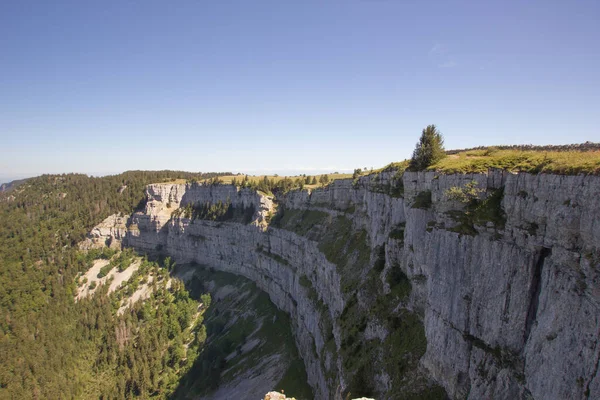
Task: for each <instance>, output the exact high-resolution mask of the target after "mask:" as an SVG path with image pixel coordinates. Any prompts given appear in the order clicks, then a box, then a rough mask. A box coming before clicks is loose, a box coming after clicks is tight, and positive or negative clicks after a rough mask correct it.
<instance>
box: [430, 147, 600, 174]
mask: <svg viewBox="0 0 600 400" xmlns="http://www.w3.org/2000/svg"><path fill="white" fill-rule="evenodd" d="M488 168H500V169H505V170H509V171H514V172H530V173H554V174H563V175H577V174H580V173H584V174H592V175H600V151H523V150H496V149H493V148H488V149H482V150H467V151H463V152H459V153H457V154H452V155H449V156H447V157H446V158H444V159H443V160H441V161H439V162H438V163H436V164H434V165H432V166H431V167H429V168H428V170H429V171H439V172H444V173H447V174H454V173H478V172H487V170H488Z"/></svg>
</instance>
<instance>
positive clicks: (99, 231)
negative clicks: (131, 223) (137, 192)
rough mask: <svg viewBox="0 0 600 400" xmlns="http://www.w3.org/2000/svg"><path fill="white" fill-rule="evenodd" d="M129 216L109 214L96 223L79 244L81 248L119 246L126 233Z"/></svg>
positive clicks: (115, 247)
mask: <svg viewBox="0 0 600 400" xmlns="http://www.w3.org/2000/svg"><path fill="white" fill-rule="evenodd" d="M128 219H129V216H122V215H111V216H109V217H108V218H106V219H105V220H104V221H102V222H101V223H100V224H98V225H96V226H95V227H94V229H92V231H91V232H90V233H89V234H88V236H87V238H86V239H85V240H84V241H83V242H81V243H80V244H79V247H80V248H81V249H86V250H87V249H97V248H101V247H104V246H108V247H110V248H114V249H117V248H121V245H122V241H123V239H124V238H125V235H126V234H127V220H128Z"/></svg>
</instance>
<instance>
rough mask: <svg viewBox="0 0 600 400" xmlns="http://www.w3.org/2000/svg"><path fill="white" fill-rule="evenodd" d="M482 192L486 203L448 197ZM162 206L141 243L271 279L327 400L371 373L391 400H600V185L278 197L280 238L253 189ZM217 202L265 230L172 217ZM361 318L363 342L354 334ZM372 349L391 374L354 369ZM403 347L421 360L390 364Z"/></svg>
mask: <svg viewBox="0 0 600 400" xmlns="http://www.w3.org/2000/svg"><path fill="white" fill-rule="evenodd" d="M471 182H476V187H477V188H478V189H479V191H478V193H477V196H476V197H478V199H476V200H472V201H471V203H469V204H463V203H460V202H458V201H456V200H455V199H453V198H450V197H449V196H448V195H447V190H448V189H450V188H463V187H465V185H466V184H468V183H471ZM147 193H148V203H147V205H146V209H145V211H144V212H142V213H136V214H134V215H133V216H132V217H131V221H130V224H129V226H128V231H127V235H126V243H127V244H128V245H131V246H134V247H136V248H137V249H139V250H142V251H147V252H157V251H162V252H166V253H168V254H169V255H171V256H172V257H174V258H175V259H177V261H178V262H192V261H194V262H197V263H200V264H205V265H209V266H212V267H214V268H217V269H221V270H225V271H229V272H233V273H236V274H240V275H244V276H246V277H248V278H250V279H251V280H253V281H254V282H256V284H257V285H258V286H259V287H260V288H261V289H263V290H265V291H266V292H267V293H269V295H270V297H271V299H272V300H273V302H274V303H275V304H276V305H277V306H278V307H279V308H281V309H282V310H285V311H286V312H288V313H289V314H290V316H291V319H292V324H293V329H294V332H295V336H296V340H297V343H298V347H299V350H300V353H301V354H302V356H303V358H304V361H305V365H306V369H307V374H308V378H309V383H310V384H311V385H312V386H313V388H314V389H315V394H316V397H317V398H322V399H326V398H332V397H333V395H334V393H335V392H336V391H337V389H338V388H339V387H342V388H345V387H352V384H353V381H356V379H358V378H357V376H360V375H361V374H365V376H366V377H368V380H369V382H367V383H369V384H370V385H372V391H373V392H375V394H377V396H376V397H377V398H391V397H393V395H391V394H389V393H392V392H393V391H394V390H395V387H396V386H398V385H404V384H406V382H405V380H404V381H403V379H402V376H404V375H406V374H409V375H410V374H411V373H414V374H418V376H425V377H426V379H425V380H423V381H420V382H421V383H420V385H421V387H420V389H419V390H426V388H427V387H429V386H430V384H431V382H432V381H434V382H436V383H437V384H439V385H441V386H443V388H444V389H445V391H446V393H447V395H448V396H450V397H451V398H455V399H464V398H468V399H481V398H498V399H509V398H510V399H512V398H534V399H563V398H573V399H592V398H598V397H600V378H599V376H598V365H599V360H600V345H599V336H600V317H599V316H600V312H599V311H600V305H599V301H600V281H599V270H600V197H599V196H598V193H600V178H599V177H595V176H558V175H545V174H540V175H532V174H510V173H507V172H505V171H498V170H491V171H489V173H488V174H461V175H438V174H436V173H434V172H425V173H404V174H403V175H398V174H397V173H395V172H394V171H390V172H382V173H379V174H373V175H369V176H365V177H362V178H360V179H357V180H355V181H352V180H339V181H335V182H333V183H332V184H330V185H329V186H327V187H325V188H322V189H317V190H314V191H312V192H308V191H294V192H291V193H289V194H287V195H286V196H283V197H281V198H278V199H277V200H278V203H279V212H280V213H281V212H282V211H285V210H288V214H287V216H286V214H283V218H282V219H281V222H279V224H277V223H275V224H273V225H276V226H279V228H276V227H274V226H270V227H268V228H266V221H267V220H268V219H269V218H268V214H269V213H271V211H272V209H273V208H272V203H271V199H270V198H267V197H265V196H262V195H260V194H258V193H256V192H252V191H251V190H249V189H242V190H239V189H237V188H235V187H233V186H226V185H223V186H194V187H192V186H185V185H170V184H164V185H151V186H149V187H148V190H147ZM216 201H222V202H225V201H230V202H231V203H232V204H235V205H239V206H245V207H247V206H249V205H253V206H254V207H255V212H254V215H253V222H252V223H250V224H242V223H239V222H228V221H220V222H216V221H205V220H198V219H196V220H191V219H189V218H184V217H182V216H177V217H172V216H171V214H172V210H174V209H177V208H178V207H184V206H186V205H187V204H197V203H203V202H216ZM290 210H292V211H293V210H296V211H298V212H297V213H296V214H290V212H289V211H290ZM302 213H304V214H302ZM290 215H292V217H290ZM295 217H297V218H296V220H293V218H295ZM290 221H292V222H290ZM294 221H295V222H294ZM341 223H348V224H349V225H348V226H349V227H350V229H351V232H350V233H349V234H348V235H349V236H348V238H349V239H348V240H349V241H352V240H354V241H353V242H352V243H355V242H356V241H355V236H357V235H359V234H360V233H361V232H365V237H364V242H365V243H366V244H367V246H368V256H367V257H362V256H361V254H360V252H359V250H358V249H354V248H347V247H345V248H344V247H340V242H341V241H345V240H346V237H340V238H331V237H328V236H327V235H328V232H333V231H332V229H333V230H334V231H335V229H336V226H337V225H339V224H341ZM336 224H337V225H336ZM335 232H338V231H335ZM338 236H339V235H338ZM336 240H337V241H336ZM362 241H363V238H362V236H361V242H360V243H362ZM356 243H358V242H356ZM341 248H344V251H345V253H347V254H346V256H345V257H343V260H342V261H340V260H337V258H339V257H336V254H337V253H340V252H339V249H341ZM336 251H337V253H336ZM350 265H351V266H352V268H351V269H349V268H348V266H350ZM398 271H401V272H398ZM352 274H354V275H355V276H354V278H353V279H354V280H348V279H349V278H348V276H349V275H352ZM393 276H396V277H398V276H399V278H398V279H396V283H397V282H401V284H399V285H396V286H394V285H395V283H394V279H392V280H390V277H393ZM403 276H404V277H406V278H407V279H408V281H409V283H408V285H409V290H408V291H406V290H405V291H402V288H403V287H405V286H406V284H405V283H402V282H404V281H403V280H402V279H404V278H402V277H403ZM372 277H375V279H372ZM348 282H350V283H351V284H352V285H354V286H352V285H349V284H348ZM373 285H374V286H373ZM403 285H404V286H403ZM400 292H402V293H403V294H401V295H400V294H398V293H400ZM406 294H408V297H405V295H406ZM390 296H392V297H390ZM394 296H395V297H394ZM384 299H385V303H384V304H383V305H381V303H382V302H383V301H384ZM390 299H392V300H393V301H392V300H390ZM382 310H383V311H382ZM351 313H352V318H353V319H356V320H357V322H356V325H357V326H353V328H352V330H353V331H354V330H356V332H353V333H352V335H354V336H348V332H345V331H344V330H345V329H346V330H349V329H347V327H348V315H350V314H351ZM407 313H408V314H407ZM411 321H417V322H418V323H419V324H422V329H424V335H425V338H426V350H424V354H422V353H419V352H418V351H417V350H415V349H411V350H409V351H408V352H407V350H406V347H407V344H406V343H404V342H402V332H403V330H406V332H408V331H409V330H410V331H411V332H413V333H411V334H413V335H414V334H416V333H414V331H415V330H414V329H413V325H414V323H413V322H411ZM409 322H410V323H411V324H413V325H411V324H409ZM417 333H418V332H417ZM407 335H408V333H407ZM415 337H416V336H415ZM357 341H359V342H360V343H361V344H360V345H359V346H358V347H356V342H357ZM332 346H333V347H332ZM352 346H354V347H352ZM386 346H387V347H386ZM349 347H352V348H353V349H354V350H353V352H345V350H346V349H347V348H349ZM365 348H366V349H368V353H373V352H377V351H378V349H380V350H379V353H378V354H379V355H378V356H377V357H376V358H375V359H373V362H374V363H375V365H376V366H377V368H373V367H371V368H370V369H371V370H374V369H375V370H377V371H371V370H369V369H368V368H366V367H364V366H363V367H358V366H357V365H358V364H356V363H354V362H353V360H351V359H350V358H352V357H356V356H355V355H353V354H362V353H360V352H361V351H366V350H364V349H365ZM381 349H383V351H381ZM396 350H397V352H398V354H400V352H401V351H404V352H406V353H402V354H403V355H402V356H401V357H399V358H398V359H395V360H393V362H391V363H387V362H386V359H387V358H389V354H390V353H392V354H393V353H394V352H395V351H396ZM350 353H352V354H350ZM404 354H413V355H414V354H418V355H419V357H420V366H421V367H420V368H409V369H406V368H404V369H401V370H400V372H401V374H404V375H398V374H399V372H398V370H397V369H396V370H395V369H394V368H396V366H397V365H398V361H402V360H405V359H406V357H405V356H404ZM365 368H366V370H365ZM394 371H396V372H394ZM398 376H400V377H398ZM407 376H408V375H407ZM411 376H412V375H411ZM415 376H417V375H415ZM427 378H429V379H431V380H432V381H431V380H427ZM411 379H412V378H411ZM428 382H429V383H428ZM355 383H356V382H355ZM357 384H358V383H357ZM413 389H414V388H413ZM415 390H416V389H415Z"/></svg>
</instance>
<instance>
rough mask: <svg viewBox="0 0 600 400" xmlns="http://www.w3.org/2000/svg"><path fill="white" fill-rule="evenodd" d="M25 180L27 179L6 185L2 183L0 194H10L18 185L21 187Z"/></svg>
mask: <svg viewBox="0 0 600 400" xmlns="http://www.w3.org/2000/svg"><path fill="white" fill-rule="evenodd" d="M27 179H29V178H25V179H17V180H14V181H11V182H8V183H3V184H1V185H0V192H2V193H4V192H10V191H11V190H13V189H14V188H16V187H17V186H19V185H22V184H23V183H24V182H25V181H26V180H27Z"/></svg>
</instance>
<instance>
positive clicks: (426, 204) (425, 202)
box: [412, 190, 433, 210]
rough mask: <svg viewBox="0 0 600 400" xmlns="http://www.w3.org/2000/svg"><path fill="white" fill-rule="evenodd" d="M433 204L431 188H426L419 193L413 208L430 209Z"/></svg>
mask: <svg viewBox="0 0 600 400" xmlns="http://www.w3.org/2000/svg"><path fill="white" fill-rule="evenodd" d="M432 204H433V202H432V200H431V190H425V191H423V192H419V193H417V195H416V197H415V201H414V203H413V205H412V208H422V209H425V210H426V209H428V208H430V207H431V205H432Z"/></svg>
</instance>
